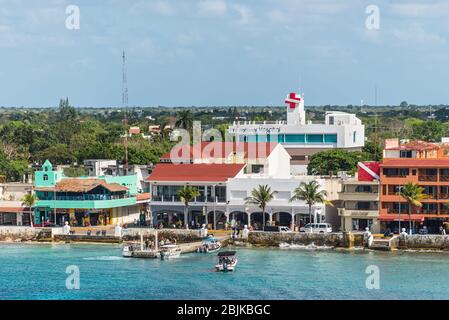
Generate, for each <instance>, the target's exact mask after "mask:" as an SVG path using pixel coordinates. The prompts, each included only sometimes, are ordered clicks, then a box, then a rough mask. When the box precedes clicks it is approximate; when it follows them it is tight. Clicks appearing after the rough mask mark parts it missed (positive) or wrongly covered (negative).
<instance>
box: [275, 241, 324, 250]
mask: <svg viewBox="0 0 449 320" xmlns="http://www.w3.org/2000/svg"><path fill="white" fill-rule="evenodd" d="M279 248H280V249H295V250H330V249H333V247H331V246H317V245H316V244H314V243H313V242H312V243H311V244H308V245H304V244H294V243H291V244H290V243H287V242H283V243H280V244H279Z"/></svg>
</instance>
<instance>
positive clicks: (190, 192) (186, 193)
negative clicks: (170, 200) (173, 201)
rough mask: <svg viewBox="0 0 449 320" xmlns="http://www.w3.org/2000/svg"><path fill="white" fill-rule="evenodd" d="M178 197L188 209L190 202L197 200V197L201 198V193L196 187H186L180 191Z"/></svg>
mask: <svg viewBox="0 0 449 320" xmlns="http://www.w3.org/2000/svg"><path fill="white" fill-rule="evenodd" d="M178 196H179V198H180V199H181V201H182V202H183V203H184V205H185V206H186V207H187V206H188V205H189V202H191V201H192V200H193V199H195V197H199V196H200V193H199V191H198V189H197V188H195V187H190V186H184V188H182V189H181V190H179V191H178Z"/></svg>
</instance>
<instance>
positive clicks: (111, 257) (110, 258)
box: [83, 256, 125, 261]
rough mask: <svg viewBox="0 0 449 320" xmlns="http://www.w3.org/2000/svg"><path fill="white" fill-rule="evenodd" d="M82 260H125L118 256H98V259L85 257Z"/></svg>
mask: <svg viewBox="0 0 449 320" xmlns="http://www.w3.org/2000/svg"><path fill="white" fill-rule="evenodd" d="M83 260H95V261H115V260H125V258H123V257H118V256H99V257H87V258H83Z"/></svg>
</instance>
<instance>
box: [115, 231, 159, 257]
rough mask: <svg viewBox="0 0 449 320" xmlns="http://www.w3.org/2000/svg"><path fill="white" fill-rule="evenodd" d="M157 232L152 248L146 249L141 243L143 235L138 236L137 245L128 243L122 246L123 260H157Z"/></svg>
mask: <svg viewBox="0 0 449 320" xmlns="http://www.w3.org/2000/svg"><path fill="white" fill-rule="evenodd" d="M157 241H158V240H157V232H156V234H155V245H154V248H146V247H145V246H144V243H143V235H142V234H141V235H140V244H139V243H128V244H125V245H124V246H123V249H122V256H123V257H125V258H149V259H155V258H159V256H160V254H159V250H158V246H157Z"/></svg>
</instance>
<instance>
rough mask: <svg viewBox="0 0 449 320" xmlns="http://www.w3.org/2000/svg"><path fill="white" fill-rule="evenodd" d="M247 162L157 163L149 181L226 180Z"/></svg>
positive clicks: (233, 175)
mask: <svg viewBox="0 0 449 320" xmlns="http://www.w3.org/2000/svg"><path fill="white" fill-rule="evenodd" d="M244 167H245V164H168V163H167V164H164V163H161V164H157V165H156V167H155V168H154V170H153V172H152V173H151V175H150V176H149V177H148V178H147V181H179V182H193V181H204V182H207V181H211V182H225V181H227V180H228V179H229V178H233V177H235V176H236V175H237V174H238V173H239V172H240V171H241V170H242V169H243V168H244Z"/></svg>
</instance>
